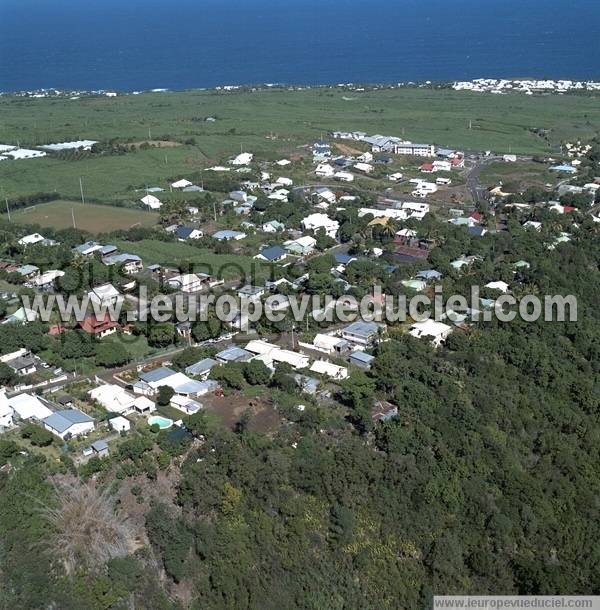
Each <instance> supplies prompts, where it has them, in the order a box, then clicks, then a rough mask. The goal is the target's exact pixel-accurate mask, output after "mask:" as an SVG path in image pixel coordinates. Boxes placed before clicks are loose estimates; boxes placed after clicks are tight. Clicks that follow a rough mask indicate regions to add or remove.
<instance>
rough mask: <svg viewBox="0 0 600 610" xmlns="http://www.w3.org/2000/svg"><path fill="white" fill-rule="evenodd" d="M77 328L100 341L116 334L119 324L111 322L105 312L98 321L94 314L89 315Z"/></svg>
mask: <svg viewBox="0 0 600 610" xmlns="http://www.w3.org/2000/svg"><path fill="white" fill-rule="evenodd" d="M79 326H81V328H82V330H84V331H85V332H86V333H89V334H90V335H94V336H96V337H98V338H99V339H102V337H106V336H107V335H112V334H113V333H116V332H117V328H118V327H119V323H118V322H114V321H113V320H111V318H110V316H109V314H108V312H107V313H105V314H104V317H103V318H101V319H98V318H96V316H95V315H94V314H91V315H89V316H87V317H86V318H85V319H84V320H83V322H80V323H79Z"/></svg>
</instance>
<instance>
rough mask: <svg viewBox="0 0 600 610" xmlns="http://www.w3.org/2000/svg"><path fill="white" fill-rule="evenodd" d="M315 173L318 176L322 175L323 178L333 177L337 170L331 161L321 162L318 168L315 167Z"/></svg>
mask: <svg viewBox="0 0 600 610" xmlns="http://www.w3.org/2000/svg"><path fill="white" fill-rule="evenodd" d="M315 174H316V175H317V176H321V177H322V178H331V177H332V176H333V175H334V174H335V170H334V169H333V167H331V165H329V163H321V164H320V165H317V169H315Z"/></svg>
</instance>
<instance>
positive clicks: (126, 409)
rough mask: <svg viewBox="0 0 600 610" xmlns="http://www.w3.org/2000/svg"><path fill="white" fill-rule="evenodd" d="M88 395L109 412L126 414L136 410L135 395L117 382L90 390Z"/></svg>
mask: <svg viewBox="0 0 600 610" xmlns="http://www.w3.org/2000/svg"><path fill="white" fill-rule="evenodd" d="M88 396H89V397H90V398H91V399H92V400H95V401H96V402H97V403H98V404H100V405H101V406H102V407H104V408H105V409H106V410H107V411H108V412H109V413H118V414H119V415H126V414H127V413H131V412H132V411H133V410H134V403H135V400H136V398H135V396H133V395H132V394H130V393H129V392H127V391H126V390H125V389H124V388H122V387H121V386H118V385H115V384H104V385H100V386H98V387H97V388H94V389H93V390H90V391H89V392H88Z"/></svg>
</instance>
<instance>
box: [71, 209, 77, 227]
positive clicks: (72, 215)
mask: <svg viewBox="0 0 600 610" xmlns="http://www.w3.org/2000/svg"><path fill="white" fill-rule="evenodd" d="M71 219H72V220H73V228H74V229H76V228H77V225H76V224H75V210H74V209H73V208H71Z"/></svg>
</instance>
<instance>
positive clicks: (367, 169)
mask: <svg viewBox="0 0 600 610" xmlns="http://www.w3.org/2000/svg"><path fill="white" fill-rule="evenodd" d="M354 169H356V170H358V171H359V172H363V173H364V174H370V173H371V172H372V171H373V170H374V169H375V168H374V167H373V166H372V165H371V164H370V163H355V164H354Z"/></svg>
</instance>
